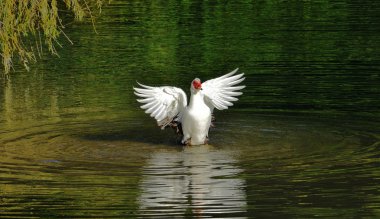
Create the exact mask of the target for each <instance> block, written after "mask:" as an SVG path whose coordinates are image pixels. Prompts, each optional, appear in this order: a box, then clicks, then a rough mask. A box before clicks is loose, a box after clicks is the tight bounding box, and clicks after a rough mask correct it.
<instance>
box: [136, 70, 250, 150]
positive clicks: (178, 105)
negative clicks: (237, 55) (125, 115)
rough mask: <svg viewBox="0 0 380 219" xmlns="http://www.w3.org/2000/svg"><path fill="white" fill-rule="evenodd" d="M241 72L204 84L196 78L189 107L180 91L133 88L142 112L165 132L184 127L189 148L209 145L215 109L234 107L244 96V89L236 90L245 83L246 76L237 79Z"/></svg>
mask: <svg viewBox="0 0 380 219" xmlns="http://www.w3.org/2000/svg"><path fill="white" fill-rule="evenodd" d="M237 70H238V69H235V70H234V71H232V72H230V73H228V74H226V75H223V76H221V77H218V78H215V79H212V80H208V81H206V82H204V83H203V84H202V83H201V81H200V79H198V78H196V79H194V80H193V81H192V83H191V86H190V91H191V96H190V103H189V105H187V98H186V94H185V92H183V90H181V89H180V88H176V87H170V86H163V87H151V86H146V85H143V84H139V85H140V86H141V87H142V88H134V89H135V91H136V92H135V94H136V95H137V96H139V97H142V99H138V100H137V101H139V102H140V103H143V104H144V105H143V106H141V108H142V109H146V111H145V112H146V113H149V114H150V115H151V116H152V117H154V118H155V119H156V120H157V123H158V125H159V126H160V127H161V128H162V129H164V128H165V127H167V126H169V125H171V124H173V122H175V123H176V124H178V125H181V126H182V131H183V138H182V141H181V142H182V143H183V144H187V145H200V144H206V143H207V141H208V131H209V129H210V125H211V117H212V116H211V114H212V112H213V110H214V108H217V109H219V110H224V109H227V108H228V107H229V106H232V105H233V104H232V103H231V102H232V101H236V100H238V99H237V98H236V96H239V95H241V94H242V93H241V92H238V90H241V89H243V88H244V87H245V86H234V85H236V84H239V83H240V82H242V81H243V80H244V79H245V78H244V77H243V75H244V73H242V74H239V75H234V74H235V73H236V72H237Z"/></svg>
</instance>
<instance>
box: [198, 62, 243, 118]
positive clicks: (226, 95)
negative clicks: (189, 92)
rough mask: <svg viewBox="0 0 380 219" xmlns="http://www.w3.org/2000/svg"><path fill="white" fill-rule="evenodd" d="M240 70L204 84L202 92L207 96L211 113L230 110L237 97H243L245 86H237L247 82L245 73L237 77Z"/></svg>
mask: <svg viewBox="0 0 380 219" xmlns="http://www.w3.org/2000/svg"><path fill="white" fill-rule="evenodd" d="M237 71H238V68H237V69H235V70H233V71H232V72H230V73H228V74H225V75H222V76H220V77H217V78H214V79H211V80H208V81H205V82H204V83H203V84H202V92H203V93H204V95H205V100H206V103H207V105H208V106H209V107H210V109H211V111H212V110H213V109H214V108H217V109H218V110H224V109H228V107H230V106H233V103H232V102H233V101H237V100H238V98H236V97H237V96H240V95H242V94H243V93H242V92H239V91H240V90H242V89H244V88H245V86H244V85H240V86H235V85H237V84H240V83H241V82H243V81H244V80H245V77H243V76H244V73H240V74H237V75H235V73H236V72H237Z"/></svg>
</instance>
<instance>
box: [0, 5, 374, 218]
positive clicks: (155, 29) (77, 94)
mask: <svg viewBox="0 0 380 219" xmlns="http://www.w3.org/2000/svg"><path fill="white" fill-rule="evenodd" d="M379 10H380V4H379V3H376V2H366V3H363V2H362V3H360V4H359V3H354V2H350V1H337V2H334V3H331V2H324V1H314V2H294V3H282V2H271V3H267V2H255V1H235V2H234V3H232V2H214V1H208V2H204V1H184V2H181V3H180V2H177V1H166V2H159V1H154V2H143V1H132V2H124V1H112V4H111V5H110V6H107V7H105V8H103V10H102V16H101V17H100V18H98V19H97V32H98V33H99V34H97V35H96V34H94V31H93V29H92V24H91V23H84V24H83V23H82V24H78V23H73V24H71V25H69V26H68V27H67V28H66V30H65V31H66V34H67V35H69V36H70V38H71V40H72V41H73V42H74V45H73V46H71V45H69V43H67V42H66V43H65V39H64V38H62V40H61V41H62V42H63V44H64V48H62V49H60V50H59V54H60V56H61V57H60V58H54V57H53V58H52V57H51V56H50V55H48V54H47V51H44V54H43V56H42V59H41V60H39V62H38V64H37V65H34V66H32V68H31V69H32V70H31V71H30V72H24V71H23V69H22V68H18V67H16V72H14V73H13V74H12V78H11V80H10V81H4V80H3V81H2V84H3V86H2V89H0V100H1V104H0V127H1V129H0V217H14V218H33V217H35V218H40V217H42V218H55V217H67V218H75V217H79V218H81V217H100V218H106V217H116V218H127V217H132V218H136V217H142V218H145V217H148V218H149V217H150V218H167V217H179V218H197V217H214V218H228V217H235V218H263V217H276V218H277V217H278V218H312V217H332V218H353V217H358V218H362V217H365V218H377V217H380V198H379V197H380V192H379V186H378V185H379V184H380V171H379V169H378V166H379V157H380V153H379V151H380V150H379V147H380V128H379V127H380V125H379V121H380V120H379V118H380V115H379V107H380V102H379V98H378V97H379V94H380V90H379V86H378V85H379V84H380V83H379V82H380V79H379V75H380V74H379V72H380V71H379V70H380V65H379V60H380V56H379V52H378V51H379V50H380V40H379V39H380V37H379V27H378V25H376V24H377V21H378V20H379V14H380V13H378V12H379ZM66 20H68V21H67V22H69V20H70V19H69V18H66ZM236 67H240V70H241V71H243V72H245V73H246V75H247V79H246V80H245V82H244V84H245V85H247V87H246V89H245V90H244V95H243V96H242V97H241V98H240V100H239V102H237V103H236V105H235V106H234V107H233V108H231V109H229V110H228V111H222V112H217V113H216V119H217V120H216V122H215V125H216V127H215V128H213V129H212V130H211V132H210V145H205V146H195V147H183V146H180V145H178V144H177V143H176V141H177V139H176V137H175V136H174V135H173V131H172V130H165V131H160V130H159V129H158V128H157V127H156V125H155V123H154V121H153V120H152V119H151V118H149V117H148V116H147V115H145V114H144V113H143V112H142V110H140V109H139V107H138V103H137V102H136V101H135V96H134V95H133V93H132V86H134V85H135V84H136V82H135V81H139V82H143V83H146V84H150V85H161V84H170V85H176V86H179V87H181V88H183V89H184V90H185V91H186V92H187V93H188V88H189V82H190V81H191V80H192V79H193V78H194V77H199V78H201V79H202V80H207V79H210V78H213V77H216V76H218V75H221V74H223V73H227V72H229V71H231V70H233V69H234V68H236Z"/></svg>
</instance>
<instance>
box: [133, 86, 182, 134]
mask: <svg viewBox="0 0 380 219" xmlns="http://www.w3.org/2000/svg"><path fill="white" fill-rule="evenodd" d="M138 84H139V85H140V87H139V88H135V87H134V88H133V89H134V90H135V92H134V93H135V94H136V96H138V97H139V99H137V101H138V102H140V103H142V104H143V105H142V106H141V108H142V109H144V110H145V113H147V114H150V116H151V117H154V118H155V119H156V120H157V124H158V125H159V126H161V128H162V129H163V128H165V127H166V126H167V125H169V124H170V123H171V122H172V121H173V120H174V119H178V118H179V117H180V116H181V114H182V112H183V110H184V108H185V107H186V105H187V98H186V94H185V92H183V90H182V89H180V88H177V87H170V86H162V87H151V86H146V85H143V84H140V83H138Z"/></svg>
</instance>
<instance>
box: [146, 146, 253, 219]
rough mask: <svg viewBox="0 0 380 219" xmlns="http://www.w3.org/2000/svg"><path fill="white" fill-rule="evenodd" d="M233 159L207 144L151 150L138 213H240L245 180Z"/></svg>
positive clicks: (238, 215) (216, 214) (218, 214)
mask: <svg viewBox="0 0 380 219" xmlns="http://www.w3.org/2000/svg"><path fill="white" fill-rule="evenodd" d="M235 163H236V160H234V159H233V157H232V156H231V155H229V154H228V152H226V151H221V150H217V149H214V148H212V147H211V146H193V147H186V148H184V150H183V151H169V152H168V151H164V152H157V153H155V154H153V155H152V157H151V159H150V160H149V161H148V163H147V166H146V167H145V168H144V171H143V174H144V177H143V180H142V182H141V196H140V199H139V205H140V213H141V215H144V216H152V217H159V216H162V217H168V216H175V215H177V216H194V217H213V216H217V217H244V216H245V215H246V209H245V208H246V196H245V181H244V180H243V179H242V178H239V177H238V175H239V173H241V172H242V170H241V169H239V168H238V167H237V166H235Z"/></svg>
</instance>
